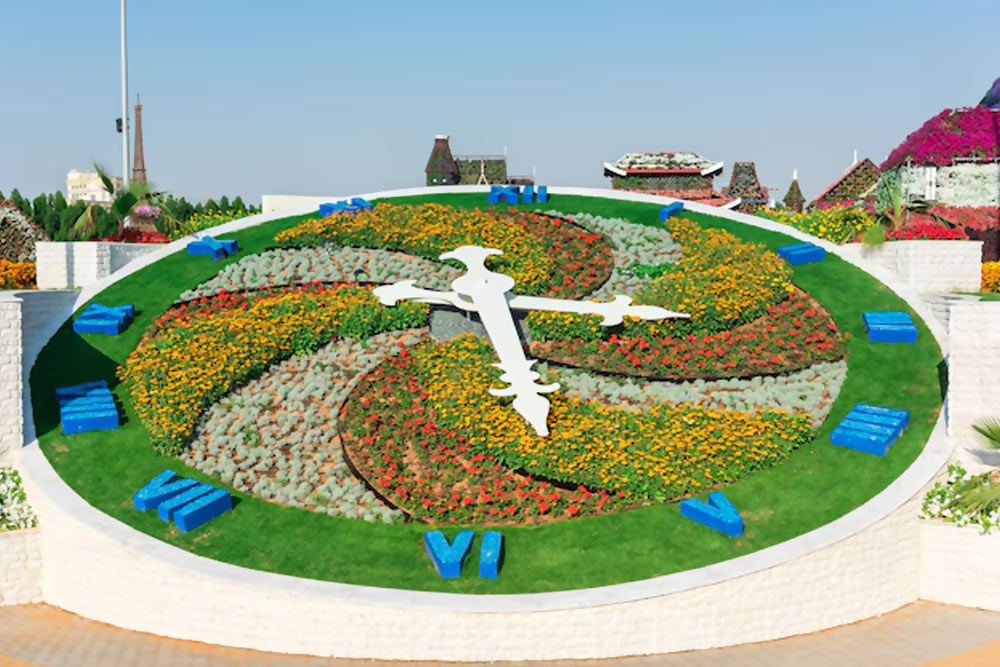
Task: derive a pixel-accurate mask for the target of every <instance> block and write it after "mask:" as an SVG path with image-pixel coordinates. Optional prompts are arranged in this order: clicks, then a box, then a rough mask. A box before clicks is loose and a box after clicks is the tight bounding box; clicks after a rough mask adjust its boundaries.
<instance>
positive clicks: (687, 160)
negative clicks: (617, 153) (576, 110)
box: [604, 151, 722, 176]
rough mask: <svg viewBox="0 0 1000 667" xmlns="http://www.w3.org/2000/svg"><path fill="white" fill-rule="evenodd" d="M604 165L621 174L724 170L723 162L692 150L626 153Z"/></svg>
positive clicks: (696, 172)
mask: <svg viewBox="0 0 1000 667" xmlns="http://www.w3.org/2000/svg"><path fill="white" fill-rule="evenodd" d="M604 167H605V168H606V169H607V170H608V171H610V172H612V173H616V174H618V175H619V176H624V175H626V174H663V173H671V174H703V175H708V174H711V173H714V172H718V171H722V163H721V162H713V161H712V160H709V159H708V158H705V157H702V156H701V155H698V154H697V153H692V152H690V151H671V152H662V153H626V154H625V155H623V156H622V157H620V158H618V159H617V160H616V161H615V162H614V163H613V164H609V163H607V162H605V163H604Z"/></svg>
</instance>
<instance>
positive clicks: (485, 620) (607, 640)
mask: <svg viewBox="0 0 1000 667" xmlns="http://www.w3.org/2000/svg"><path fill="white" fill-rule="evenodd" d="M31 477H32V478H33V480H37V479H38V476H37V475H35V474H34V473H32V475H31ZM28 490H29V496H30V498H31V500H32V502H33V503H34V506H35V510H36V512H37V513H38V515H39V520H40V522H41V523H42V524H43V525H44V526H45V529H44V531H43V533H42V544H43V553H44V558H45V568H44V574H43V580H42V581H43V595H44V599H45V601H46V602H48V603H50V604H54V605H57V606H59V607H62V608H64V609H67V610H69V611H72V612H74V613H78V614H81V615H83V616H85V617H88V618H93V619H96V620H100V621H104V622H108V623H112V624H115V625H119V626H122V627H126V628H132V629H136V630H140V631H147V632H153V633H157V634H162V635H168V636H172V637H179V638H184V639H192V640H197V641H204V642H210V643H216V644H224V645H230V646H243V647H249V648H255V649H260V650H268V651H279V652H289V653H305V654H313V655H324V656H327V655H332V656H338V657H353V658H381V659H397V660H407V659H409V660H418V659H428V660H527V659H532V660H553V659H567V658H600V657H612V656H621V655H635V654H647V653H662V652H670V651H681V650H690V649H700V648H709V647H715V646H725V645H731V644H738V643H743V642H757V641H764V640H769V639H776V638H779V637H784V636H788V635H792V634H799V633H806V632H812V631H816V630H820V629H823V628H827V627H831V626H835V625H840V624H844V623H851V622H854V621H857V620H860V619H863V618H868V617H870V616H874V615H876V614H882V613H885V612H888V611H891V610H893V609H896V608H898V607H900V606H902V605H904V604H906V603H908V602H912V601H913V600H915V599H916V598H917V595H918V585H919V533H918V524H917V522H918V519H917V499H914V500H912V501H911V502H908V503H906V504H904V505H903V506H902V507H900V508H898V509H897V510H895V511H893V512H891V513H890V514H889V515H888V516H886V517H885V518H883V519H882V520H880V521H878V522H877V523H875V524H874V525H872V526H869V527H868V528H866V529H864V530H862V531H860V532H858V533H857V534H855V535H852V536H851V537H848V538H847V539H844V540H841V541H839V542H836V543H835V544H833V545H830V546H827V547H825V548H823V549H818V550H815V551H812V552H810V553H808V554H805V555H803V556H800V557H798V558H794V559H791V560H788V561H786V562H782V563H780V564H778V565H775V566H774V567H771V568H765V569H762V570H758V571H755V572H751V573H748V574H746V575H743V576H738V577H733V578H728V579H724V580H721V581H717V582H715V583H711V584H708V585H701V586H699V585H694V586H691V587H689V588H686V589H684V590H678V591H675V592H672V593H664V594H658V593H657V592H656V586H655V585H654V584H653V583H652V582H653V581H655V580H651V582H649V584H648V585H646V586H645V588H647V589H648V593H647V594H646V595H645V596H640V597H638V598H636V599H632V600H618V601H611V602H608V603H605V604H598V603H590V598H591V597H593V596H594V595H595V592H600V591H601V590H602V589H593V591H580V592H579V595H578V599H577V601H576V602H575V603H574V602H573V594H562V597H558V596H555V599H557V600H560V601H562V600H565V602H562V603H561V604H560V603H556V604H549V603H546V602H544V601H545V600H546V597H548V598H549V599H553V596H551V595H550V596H545V595H541V596H498V597H499V598H500V599H499V600H490V599H489V597H494V596H487V598H486V599H483V598H479V601H480V602H482V603H484V604H483V605H482V606H483V608H484V610H482V611H479V610H474V609H462V608H461V607H460V606H459V605H457V604H453V603H452V601H451V598H456V597H457V598H462V597H463V596H448V595H434V594H426V593H425V594H420V593H416V594H406V593H403V592H401V591H389V590H385V591H378V590H377V589H374V590H375V591H376V592H377V593H381V595H380V596H379V595H372V594H371V591H372V590H373V589H368V590H367V591H365V590H363V587H352V586H341V585H337V584H323V583H320V582H308V581H303V580H296V579H293V578H290V577H282V576H279V575H263V574H261V573H257V572H252V571H247V570H241V569H240V568H232V567H228V566H221V567H220V566H219V564H216V563H211V562H208V561H204V559H199V558H197V557H194V556H191V555H190V554H186V553H181V554H179V555H178V554H171V556H170V557H168V558H163V557H160V556H159V555H158V554H157V553H155V551H150V550H148V549H146V548H143V546H142V545H141V543H140V542H142V541H144V540H137V539H122V537H121V536H117V537H116V536H114V535H111V534H108V533H107V532H105V531H104V530H102V529H101V526H99V525H95V524H94V523H93V522H92V521H89V520H87V521H80V520H79V519H78V518H77V517H76V516H73V514H72V513H70V512H67V511H66V509H67V508H66V507H65V506H63V505H62V504H61V503H60V502H54V500H55V499H53V498H50V497H48V495H47V494H46V492H45V491H43V490H42V489H40V488H37V487H34V486H29V487H28ZM126 496H127V494H126ZM107 520H108V521H110V519H107ZM142 537H144V538H145V539H146V540H151V538H148V537H145V536H142ZM419 548H420V547H419V545H418V544H416V543H415V544H414V549H419ZM198 561H202V562H198ZM223 570H228V572H224V571H223ZM698 572H699V571H695V573H696V576H695V580H697V579H698V578H699V577H697V573H698ZM646 583H647V582H639V583H638V585H637V586H635V588H637V589H642V588H644V586H643V585H644V584H646ZM609 588H615V587H609ZM466 597H476V596H466ZM503 598H507V599H508V600H504V599H503ZM510 598H517V601H516V603H514V602H509V599H510ZM532 598H537V599H539V604H537V605H536V606H537V608H536V609H532V608H531V606H530V602H531V599H532ZM515 604H516V605H517V606H520V607H522V608H520V609H518V608H512V609H504V607H505V606H511V607H513V606H515ZM489 607H493V609H489Z"/></svg>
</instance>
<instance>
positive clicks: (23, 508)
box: [0, 468, 38, 530]
mask: <svg viewBox="0 0 1000 667" xmlns="http://www.w3.org/2000/svg"><path fill="white" fill-rule="evenodd" d="M37 525H38V518H37V517H36V516H35V513H34V512H33V511H32V509H31V506H30V505H28V498H27V496H26V495H25V493H24V489H23V488H22V487H21V475H20V473H18V472H17V471H16V470H14V469H13V468H0V530H19V529H21V528H31V527H33V526H37Z"/></svg>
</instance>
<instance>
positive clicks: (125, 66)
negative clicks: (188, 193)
mask: <svg viewBox="0 0 1000 667" xmlns="http://www.w3.org/2000/svg"><path fill="white" fill-rule="evenodd" d="M121 8H122V9H121V35H122V185H123V186H124V187H126V188H127V187H128V132H129V128H128V52H127V50H126V48H125V0H121Z"/></svg>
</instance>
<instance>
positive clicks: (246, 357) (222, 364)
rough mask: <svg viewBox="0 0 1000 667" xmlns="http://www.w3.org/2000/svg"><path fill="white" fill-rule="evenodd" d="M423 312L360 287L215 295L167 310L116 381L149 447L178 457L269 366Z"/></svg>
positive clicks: (398, 325)
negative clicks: (221, 404)
mask: <svg viewBox="0 0 1000 667" xmlns="http://www.w3.org/2000/svg"><path fill="white" fill-rule="evenodd" d="M427 312H428V308H427V306H426V305H423V304H415V303H409V302H404V303H401V304H399V305H398V306H395V307H393V308H387V307H384V306H382V305H381V304H379V303H378V300H377V299H375V297H374V296H373V295H372V293H371V291H370V290H368V289H364V288H359V287H334V288H322V287H319V288H305V289H298V290H294V291H288V292H285V293H280V294H269V293H265V294H262V295H260V296H257V297H250V298H248V297H246V296H245V295H241V294H221V295H219V296H218V297H215V298H213V299H203V300H201V301H199V302H196V303H195V304H193V305H191V306H190V307H189V306H187V305H182V306H180V307H178V308H176V309H173V310H170V311H167V312H166V313H165V314H164V315H162V316H161V317H160V318H159V319H158V320H157V321H156V322H155V323H154V325H153V328H152V329H151V333H149V334H148V335H147V336H146V337H145V338H143V339H142V341H140V343H139V346H138V347H136V349H135V350H134V351H133V352H132V354H130V355H129V357H128V359H127V360H126V362H125V364H124V365H123V366H121V367H119V369H118V376H119V377H120V378H121V379H122V381H124V382H125V383H126V385H127V386H128V389H129V392H130V394H131V397H132V405H133V406H134V407H135V410H136V413H137V414H138V415H139V418H140V419H142V421H143V423H144V424H145V425H146V429H147V430H148V431H149V435H150V438H151V440H152V443H153V446H154V448H156V449H157V450H158V451H161V452H164V453H168V454H177V453H179V452H180V451H181V449H182V448H183V446H184V443H185V442H186V441H187V439H188V438H189V437H190V436H191V434H192V432H193V430H194V427H195V425H196V424H197V422H198V418H199V417H200V415H201V413H202V411H204V410H205V409H206V408H208V407H209V406H210V405H211V404H212V403H214V402H216V401H218V400H219V399H220V398H222V397H223V396H224V395H225V394H226V393H228V392H229V391H230V390H231V389H232V388H233V387H235V386H238V385H240V384H242V383H245V382H247V381H248V380H250V379H252V378H253V377H256V376H257V375H259V374H260V373H262V372H263V371H264V370H266V369H267V368H268V367H269V366H270V365H271V364H273V363H275V362H276V361H278V360H281V359H285V358H287V357H290V356H292V355H293V354H303V353H306V352H311V351H313V350H315V349H317V348H318V347H319V346H320V345H323V344H325V343H327V342H328V341H330V339H331V338H333V337H348V338H366V337H368V336H371V335H374V334H376V333H379V332H381V331H388V330H392V329H406V328H410V327H413V326H419V325H421V324H423V323H424V322H425V320H426V317H427Z"/></svg>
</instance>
